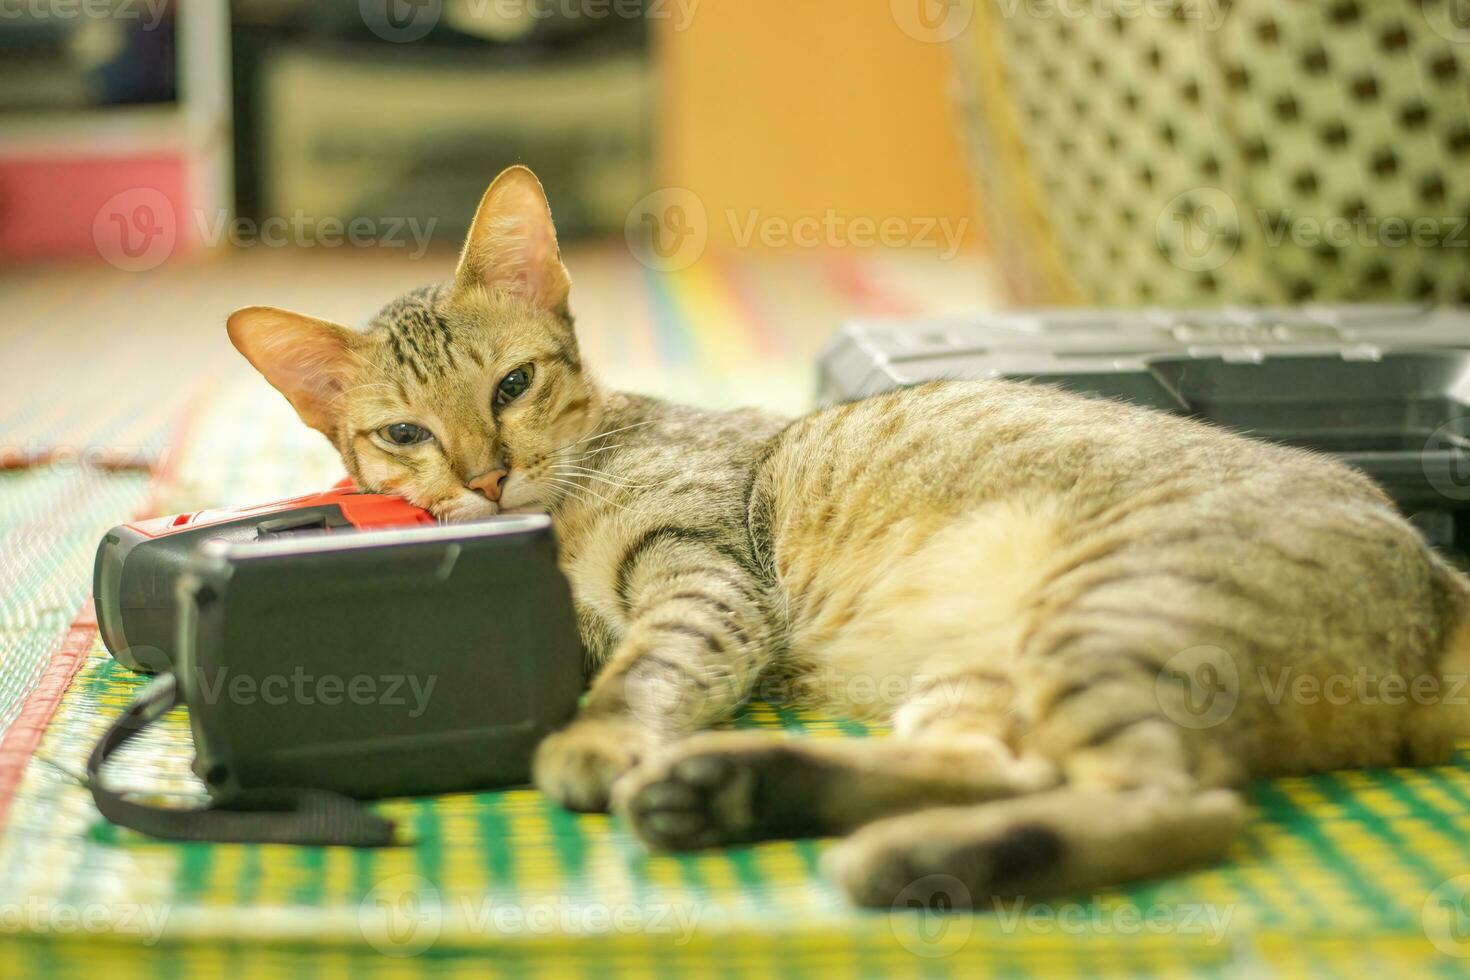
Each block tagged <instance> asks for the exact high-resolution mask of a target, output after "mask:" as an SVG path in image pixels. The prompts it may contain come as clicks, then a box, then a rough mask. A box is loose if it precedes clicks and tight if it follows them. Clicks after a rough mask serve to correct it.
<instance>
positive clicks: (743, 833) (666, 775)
mask: <svg viewBox="0 0 1470 980" xmlns="http://www.w3.org/2000/svg"><path fill="white" fill-rule="evenodd" d="M784 749H785V745H784V740H783V739H780V738H778V737H775V736H771V735H764V734H753V733H745V732H739V733H737V732H712V733H709V734H707V735H700V736H696V737H694V738H692V739H690V740H688V741H686V742H681V743H679V744H678V745H675V746H672V747H670V748H669V749H667V750H664V751H662V752H659V753H656V754H655V755H654V756H653V757H652V758H651V759H649V760H648V761H647V762H645V763H644V764H643V765H641V766H640V767H639V768H638V769H637V770H636V771H634V772H632V773H630V774H629V775H628V777H627V778H626V779H624V780H623V781H622V782H620V783H619V784H618V786H617V789H616V790H615V791H614V793H613V809H614V810H615V811H616V812H617V813H618V814H619V815H620V816H622V817H623V819H625V820H627V821H628V824H629V826H630V827H631V828H632V830H633V833H634V835H635V836H636V837H637V838H638V839H639V840H640V841H642V842H643V843H644V844H645V845H647V846H648V847H650V848H653V849H655V850H665V851H684V850H692V849H695V848H701V847H714V846H717V845H721V844H735V843H742V842H746V841H752V840H759V839H762V838H764V837H767V836H770V833H769V831H770V828H767V827H766V826H765V820H764V818H765V817H766V816H767V815H766V814H762V813H760V812H758V811H757V801H756V797H757V792H758V788H759V787H760V785H761V783H762V780H763V779H764V778H766V777H768V776H769V774H770V770H771V769H772V768H773V767H776V766H779V765H781V764H782V760H783V759H784Z"/></svg>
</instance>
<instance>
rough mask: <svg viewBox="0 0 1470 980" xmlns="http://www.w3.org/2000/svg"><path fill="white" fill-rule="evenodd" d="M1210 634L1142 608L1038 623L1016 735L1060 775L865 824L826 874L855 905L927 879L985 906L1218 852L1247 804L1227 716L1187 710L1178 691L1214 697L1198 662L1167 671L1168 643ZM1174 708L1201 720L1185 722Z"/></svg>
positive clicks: (1160, 869)
mask: <svg viewBox="0 0 1470 980" xmlns="http://www.w3.org/2000/svg"><path fill="white" fill-rule="evenodd" d="M1186 608H1187V607H1186ZM1209 639H1211V636H1210V634H1208V633H1205V632H1202V631H1201V630H1199V629H1198V628H1197V627H1194V626H1190V627H1188V628H1183V629H1181V630H1180V631H1179V633H1177V634H1176V633H1175V631H1174V630H1173V629H1171V628H1167V627H1166V628H1160V625H1159V624H1158V623H1157V622H1151V621H1149V620H1148V619H1147V618H1145V617H1127V618H1121V619H1117V620H1115V621H1112V622H1109V621H1108V620H1106V619H1099V618H1098V617H1097V616H1096V615H1095V614H1092V613H1090V612H1089V613H1075V614H1072V615H1060V616H1058V617H1056V618H1054V619H1050V620H1048V621H1047V623H1046V625H1045V626H1044V627H1042V628H1041V629H1038V630H1036V631H1035V632H1033V633H1031V634H1030V635H1029V637H1028V639H1027V641H1026V643H1025V645H1024V646H1023V651H1022V654H1021V663H1020V664H1019V665H1018V670H1017V674H1016V676H1017V685H1018V689H1017V700H1018V704H1019V706H1020V708H1021V711H1022V713H1023V714H1024V715H1025V717H1026V718H1027V730H1026V733H1025V736H1024V738H1023V739H1022V744H1024V745H1027V746H1029V747H1030V748H1031V749H1032V750H1035V751H1039V752H1040V753H1041V754H1043V755H1044V756H1045V757H1047V758H1050V759H1054V760H1055V761H1056V762H1057V764H1058V765H1059V766H1060V768H1061V771H1062V776H1063V780H1064V784H1063V785H1062V786H1059V787H1057V788H1055V789H1052V790H1049V791H1046V792H1043V793H1039V794H1036V795H1034V796H1030V797H1026V798H1022V799H1013V800H1005V801H999V802H995V803H991V804H988V805H981V806H975V807H968V808H944V809H936V810H932V811H926V812H922V813H917V814H911V815H907V816H900V817H894V818H891V819H888V820H884V821H879V822H876V823H872V824H869V825H868V826H866V827H864V828H862V829H860V830H858V831H857V832H856V833H855V834H853V835H852V836H851V837H849V838H848V839H847V840H845V841H843V842H842V843H841V844H840V845H838V847H837V848H835V849H834V851H833V852H832V854H831V855H830V857H829V867H830V869H831V871H832V873H833V874H834V876H835V877H836V878H837V879H838V881H839V882H840V883H841V884H842V886H843V888H844V889H845V890H846V891H847V892H848V894H849V895H850V896H851V897H852V898H853V900H854V901H856V902H859V903H861V904H864V905H872V906H887V905H890V904H891V903H893V902H894V901H896V900H899V899H900V898H908V899H919V900H923V898H924V896H925V893H926V892H943V893H944V894H945V896H946V899H947V900H948V901H949V902H951V903H965V902H968V903H971V904H978V905H988V903H990V902H991V900H992V899H993V898H995V897H1008V896H1026V897H1034V896H1040V895H1046V894H1053V893H1057V892H1066V891H1076V890H1087V889H1095V888H1099V887H1104V886H1108V885H1113V884H1116V883H1119V882H1124V881H1131V880H1135V879H1139V878H1146V877H1151V876H1154V875H1161V874H1166V873H1170V872H1175V871H1179V870H1182V869H1185V868H1189V867H1194V866H1198V865H1201V864H1205V863H1208V862H1212V861H1217V860H1219V859H1220V858H1222V857H1223V856H1224V854H1225V852H1226V851H1227V850H1228V848H1229V846H1230V844H1231V842H1232V841H1233V840H1234V838H1235V836H1236V833H1237V832H1238V830H1239V828H1240V826H1241V825H1242V823H1243V822H1244V819H1245V816H1246V806H1245V803H1244V801H1243V799H1242V798H1241V797H1240V795H1239V794H1238V793H1237V792H1235V791H1234V790H1233V789H1232V788H1231V787H1232V786H1233V785H1235V784H1237V783H1238V782H1239V780H1240V779H1241V777H1242V776H1243V775H1244V773H1243V771H1242V770H1241V769H1240V768H1239V767H1236V766H1234V765H1232V759H1233V758H1234V757H1235V751H1234V749H1233V748H1232V746H1233V743H1232V742H1231V741H1230V736H1229V734H1228V733H1229V730H1230V727H1231V726H1230V725H1229V724H1227V723H1225V718H1224V716H1223V715H1222V716H1221V717H1220V718H1218V719H1215V718H1211V717H1210V716H1209V715H1208V713H1206V714H1205V715H1203V716H1200V715H1186V714H1184V713H1183V711H1184V708H1183V707H1182V705H1183V702H1182V701H1181V700H1180V699H1182V698H1186V697H1187V698H1189V699H1191V701H1194V702H1199V703H1204V702H1205V701H1206V700H1207V699H1208V697H1209V696H1210V695H1211V693H1212V690H1207V689H1206V688H1207V687H1208V684H1207V682H1208V680H1209V678H1210V676H1211V675H1210V673H1209V672H1206V671H1201V672H1188V673H1187V674H1186V676H1184V677H1183V678H1182V680H1183V687H1182V688H1181V687H1179V686H1177V685H1175V684H1174V683H1173V681H1172V680H1171V677H1172V672H1171V671H1170V670H1168V669H1166V667H1167V666H1169V665H1170V663H1169V662H1170V652H1171V651H1173V650H1176V649H1181V648H1183V649H1210V648H1209V647H1206V646H1202V644H1205V643H1206V641H1208V640H1209ZM1217 639H1218V638H1217ZM1177 664H1178V661H1174V665H1177ZM1161 678H1163V680H1162V681H1161ZM1196 686H1197V687H1198V689H1193V687H1196ZM1196 707H1198V705H1196ZM1242 710H1245V706H1242ZM1181 717H1183V718H1190V719H1194V718H1203V722H1205V723H1206V724H1203V726H1202V727H1200V728H1190V727H1188V726H1186V725H1182V724H1180V723H1179V722H1178V721H1177V720H1176V719H1177V718H1181Z"/></svg>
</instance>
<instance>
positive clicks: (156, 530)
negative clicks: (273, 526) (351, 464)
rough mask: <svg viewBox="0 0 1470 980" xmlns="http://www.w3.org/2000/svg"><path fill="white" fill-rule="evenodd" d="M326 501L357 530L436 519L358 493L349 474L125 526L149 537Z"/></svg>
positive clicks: (389, 499) (386, 498)
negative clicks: (269, 499) (270, 498)
mask: <svg viewBox="0 0 1470 980" xmlns="http://www.w3.org/2000/svg"><path fill="white" fill-rule="evenodd" d="M327 505H335V506H336V507H337V508H338V509H340V510H341V511H342V516H343V517H345V518H347V520H349V521H351V522H352V524H353V526H354V527H357V528H358V529H360V530H368V529H371V528H379V527H408V526H412V525H415V524H436V523H438V522H437V521H435V520H434V515H433V514H430V513H429V512H428V511H426V510H421V509H420V508H418V507H415V506H414V505H413V504H411V503H409V502H408V501H407V500H404V499H403V498H402V497H395V496H390V495H388V494H381V493H359V492H358V490H357V487H356V486H354V485H353V483H352V479H351V478H350V477H349V478H346V479H344V480H342V481H341V482H339V483H337V484H336V485H335V486H334V487H332V489H330V490H327V491H325V492H324V493H310V494H307V495H305V496H303V497H292V498H290V499H289V500H278V501H276V502H275V503H270V504H259V505H257V506H255V507H238V508H234V509H228V510H226V509H220V510H201V511H195V512H194V513H192V514H173V515H170V516H168V517H154V518H150V519H148V520H146V521H133V522H131V523H129V524H128V525H127V526H128V527H130V528H132V529H133V530H134V531H138V532H139V533H142V534H146V535H147V536H148V537H150V538H157V537H162V536H163V535H165V534H172V533H176V532H179V531H192V530H194V529H195V528H200V527H207V526H209V525H211V524H223V523H225V522H226V521H237V520H239V519H241V518H243V517H266V516H268V515H270V514H281V513H286V512H288V511H293V510H300V509H302V508H305V507H322V506H327Z"/></svg>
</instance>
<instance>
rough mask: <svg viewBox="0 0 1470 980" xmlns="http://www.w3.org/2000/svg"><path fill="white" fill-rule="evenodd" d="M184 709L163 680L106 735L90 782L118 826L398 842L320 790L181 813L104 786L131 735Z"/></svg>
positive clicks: (357, 808)
mask: <svg viewBox="0 0 1470 980" xmlns="http://www.w3.org/2000/svg"><path fill="white" fill-rule="evenodd" d="M178 703H179V685H178V681H176V680H175V679H174V675H173V674H171V673H166V674H160V675H159V676H158V678H157V679H156V680H154V681H153V683H151V684H149V685H148V686H147V687H146V688H144V689H143V693H142V694H140V695H139V696H138V699H137V700H136V701H134V702H133V703H132V704H131V705H129V706H128V710H127V711H125V712H123V714H122V716H121V717H120V718H118V719H117V721H115V722H113V723H112V726H111V727H110V728H108V729H107V732H106V734H104V735H103V736H102V738H101V739H99V740H98V742H97V746H96V748H94V749H93V750H92V757H91V758H90V759H88V760H87V784H88V786H89V787H90V788H91V790H92V799H93V800H95V801H96V803H97V809H98V810H100V811H101V812H102V815H103V816H104V817H106V818H107V819H108V820H111V821H112V822H113V823H115V824H119V825H121V826H123V827H127V828H130V829H132V830H137V831H140V832H142V833H145V834H148V835H149V836H151V837H162V838H165V839H167V840H187V841H212V842H216V843H221V844H237V843H238V844H316V845H340V846H344V847H382V846H385V845H389V844H392V843H394V840H393V822H392V821H391V820H388V819H386V818H384V817H381V816H379V815H378V814H376V813H374V812H373V811H372V810H371V809H369V808H367V807H365V806H363V805H362V804H360V803H358V802H356V801H355V800H351V799H348V798H347V797H345V796H341V795H338V794H336V793H328V792H324V791H321V790H294V789H291V790H287V789H282V790H273V791H269V792H266V791H251V792H248V793H244V794H241V796H240V797H239V798H237V799H233V800H231V801H230V802H229V804H228V806H227V807H220V806H213V807H209V808H207V809H203V810H178V809H170V808H168V807H159V806H150V805H148V804H144V803H135V802H133V801H131V800H129V799H126V798H125V796H124V794H123V793H120V792H117V791H115V790H110V789H107V788H106V787H104V786H103V785H102V766H103V764H104V763H105V762H106V761H107V760H108V759H109V758H111V757H112V755H113V753H115V752H116V751H117V750H118V749H120V748H122V747H123V746H124V745H126V744H127V743H128V742H129V741H130V740H131V739H132V738H133V736H135V735H137V734H138V733H139V732H141V731H142V730H143V729H145V728H147V727H148V726H149V725H151V724H153V723H154V722H155V721H157V720H158V719H160V718H162V717H163V716H164V715H165V714H167V713H168V712H169V710H170V709H172V708H173V707H174V706H176V705H177V704H178Z"/></svg>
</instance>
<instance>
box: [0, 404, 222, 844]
mask: <svg viewBox="0 0 1470 980" xmlns="http://www.w3.org/2000/svg"><path fill="white" fill-rule="evenodd" d="M207 398H208V389H207V387H206V386H205V385H204V384H203V383H202V382H201V383H200V384H199V386H198V390H196V391H195V392H194V394H193V395H192V396H190V398H189V400H188V402H187V403H186V408H185V409H184V412H183V414H182V415H181V417H180V418H179V423H178V427H177V428H176V429H175V430H174V434H173V438H172V439H170V440H169V446H168V449H167V450H166V451H165V452H164V455H163V458H162V459H160V460H159V461H158V463H157V466H156V468H155V471H154V477H153V486H152V489H151V492H150V493H149V495H148V502H147V504H145V505H144V507H143V509H142V511H141V512H140V513H138V514H136V515H135V517H137V518H139V519H141V518H145V517H151V516H153V514H154V513H155V512H156V510H157V507H158V502H159V500H160V498H161V495H162V494H163V491H164V490H165V488H167V487H168V485H169V484H170V483H172V482H173V479H174V476H175V474H176V472H177V470H178V460H179V457H180V456H181V455H182V454H183V452H184V449H185V448H186V446H187V444H188V439H189V436H190V435H191V434H192V433H193V431H194V423H195V421H196V420H197V419H198V417H199V416H200V414H202V411H203V407H204V403H205V401H206V400H207ZM96 635H97V609H96V606H95V605H94V603H93V600H92V597H91V596H88V597H87V599H86V601H84V602H83V603H82V608H81V609H80V610H79V611H78V612H77V618H76V619H74V620H73V621H72V624H71V627H70V628H69V629H68V630H67V631H66V636H65V637H64V638H63V639H62V641H61V649H60V650H58V651H56V655H55V656H54V657H52V658H51V663H50V664H48V665H47V666H46V671H45V673H43V674H42V675H41V680H40V681H39V682H38V683H37V684H36V687H35V690H33V691H31V693H30V694H28V695H26V700H25V704H23V705H22V706H21V709H20V714H19V715H17V716H16V719H15V722H14V723H13V724H11V726H10V728H8V729H6V732H5V736H4V738H0V828H3V827H4V826H5V821H6V819H7V818H8V817H9V816H10V807H11V804H12V803H14V802H15V793H16V791H17V790H18V789H19V788H20V780H21V776H22V775H24V774H25V770H26V766H27V765H29V764H30V761H31V757H32V756H33V755H35V754H36V749H38V748H40V745H41V739H42V738H43V737H44V736H45V734H46V728H47V726H48V725H50V724H51V718H52V716H53V715H55V714H56V709H57V707H58V706H60V704H61V699H62V697H63V696H65V694H66V691H67V688H69V687H71V682H72V678H74V677H76V675H77V671H78V670H80V669H81V666H82V662H83V661H85V660H86V659H87V653H88V652H89V651H90V650H91V649H92V640H93V638H94V637H95V636H96Z"/></svg>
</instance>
